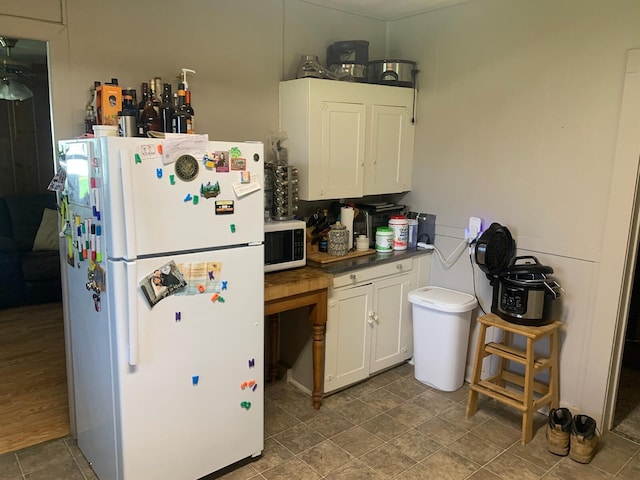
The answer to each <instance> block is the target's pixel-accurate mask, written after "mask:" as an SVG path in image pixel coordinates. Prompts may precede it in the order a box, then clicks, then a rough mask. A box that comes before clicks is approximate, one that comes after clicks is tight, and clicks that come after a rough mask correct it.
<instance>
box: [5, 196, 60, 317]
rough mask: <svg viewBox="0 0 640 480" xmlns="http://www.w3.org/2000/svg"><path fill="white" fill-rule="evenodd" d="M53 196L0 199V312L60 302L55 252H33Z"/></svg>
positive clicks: (58, 274)
mask: <svg viewBox="0 0 640 480" xmlns="http://www.w3.org/2000/svg"><path fill="white" fill-rule="evenodd" d="M45 208H49V209H53V210H56V208H57V207H56V197H55V194H53V193H42V194H33V195H20V196H11V197H0V308H10V307H17V306H20V305H33V304H39V303H49V302H58V301H60V300H61V297H62V295H61V281H60V255H59V253H58V250H42V249H38V250H36V251H34V250H33V246H34V240H35V238H36V234H37V233H38V229H39V228H40V224H41V221H42V216H43V212H44V209H45Z"/></svg>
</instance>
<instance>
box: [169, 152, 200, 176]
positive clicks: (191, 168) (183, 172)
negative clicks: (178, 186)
mask: <svg viewBox="0 0 640 480" xmlns="http://www.w3.org/2000/svg"><path fill="white" fill-rule="evenodd" d="M174 167H175V169H176V175H177V176H178V178H179V179H180V180H182V181H184V182H190V181H191V180H193V179H194V178H196V177H197V176H198V172H199V171H200V167H199V166H198V162H197V161H196V159H195V158H193V156H191V155H180V156H179V157H178V159H177V160H176V163H175V165H174Z"/></svg>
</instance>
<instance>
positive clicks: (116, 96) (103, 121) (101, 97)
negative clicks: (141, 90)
mask: <svg viewBox="0 0 640 480" xmlns="http://www.w3.org/2000/svg"><path fill="white" fill-rule="evenodd" d="M96 110H97V112H96V116H97V119H96V120H97V122H98V125H118V112H119V111H121V110H122V87H120V86H118V85H100V86H99V87H98V88H96Z"/></svg>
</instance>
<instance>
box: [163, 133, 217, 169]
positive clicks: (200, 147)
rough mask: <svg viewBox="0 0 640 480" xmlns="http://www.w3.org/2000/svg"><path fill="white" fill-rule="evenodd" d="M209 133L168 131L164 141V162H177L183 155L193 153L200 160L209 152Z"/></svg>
mask: <svg viewBox="0 0 640 480" xmlns="http://www.w3.org/2000/svg"><path fill="white" fill-rule="evenodd" d="M208 142H209V135H207V134H201V135H196V134H190V135H187V134H184V133H166V134H165V137H164V140H163V141H162V163H164V164H165V165H167V164H169V163H173V162H175V161H176V160H177V159H178V158H179V157H180V156H181V155H191V156H193V157H194V158H195V159H197V160H198V161H200V160H201V159H203V158H204V156H205V154H206V153H207V144H208Z"/></svg>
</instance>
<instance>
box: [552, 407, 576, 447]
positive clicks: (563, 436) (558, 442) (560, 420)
mask: <svg viewBox="0 0 640 480" xmlns="http://www.w3.org/2000/svg"><path fill="white" fill-rule="evenodd" d="M571 421H572V418H571V411H569V409H568V408H552V409H551V411H550V412H549V423H548V424H547V450H549V451H550V452H551V453H554V454H556V455H562V456H565V455H567V454H568V453H569V437H570V435H571Z"/></svg>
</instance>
